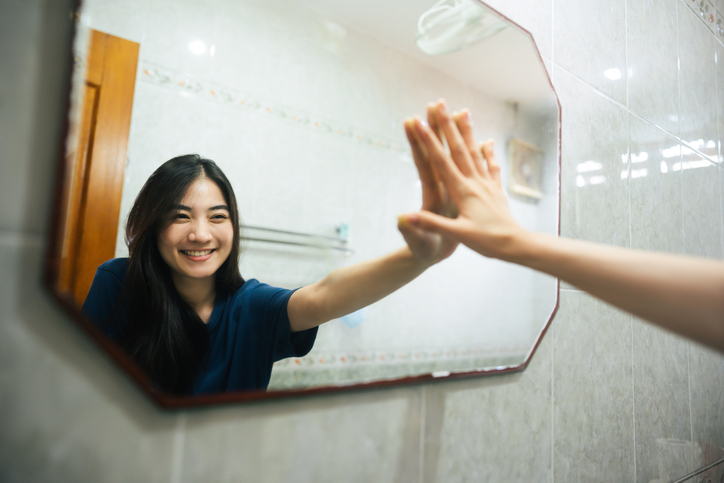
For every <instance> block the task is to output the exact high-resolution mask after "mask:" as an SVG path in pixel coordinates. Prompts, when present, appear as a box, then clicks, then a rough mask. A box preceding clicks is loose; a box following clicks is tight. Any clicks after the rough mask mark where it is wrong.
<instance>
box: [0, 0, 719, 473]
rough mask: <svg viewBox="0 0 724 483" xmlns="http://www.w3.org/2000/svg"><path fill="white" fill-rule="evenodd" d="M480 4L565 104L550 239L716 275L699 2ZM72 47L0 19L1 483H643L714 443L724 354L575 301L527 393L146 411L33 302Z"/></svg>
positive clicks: (59, 4)
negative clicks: (539, 56) (557, 220)
mask: <svg viewBox="0 0 724 483" xmlns="http://www.w3.org/2000/svg"><path fill="white" fill-rule="evenodd" d="M491 3H492V4H493V6H494V7H497V8H500V9H501V11H502V12H503V13H505V14H506V15H508V16H509V17H511V18H512V19H513V20H516V21H517V22H519V23H521V24H522V25H523V26H524V27H526V28H528V29H530V30H531V32H532V33H533V34H534V35H535V37H536V39H537V41H538V44H539V46H540V49H541V51H542V53H543V55H544V57H545V60H546V62H547V65H548V67H549V69H550V72H551V74H552V76H553V79H554V84H555V87H556V90H557V92H558V94H559V96H560V98H561V104H562V106H563V114H562V119H563V126H562V129H563V144H562V149H563V151H562V163H563V172H562V210H561V211H562V219H561V231H562V234H563V235H564V236H570V237H575V238H581V239H587V240H593V241H598V242H604V243H610V244H615V245H620V246H625V247H634V248H643V249H652V250H663V251H668V252H675V253H687V254H692V255H703V256H709V257H713V258H722V252H723V251H724V246H723V236H722V225H723V220H722V189H723V187H724V180H723V178H722V166H721V155H722V153H721V141H722V136H723V135H724V127H723V126H722V118H723V117H724V107H723V106H724V102H722V99H723V98H724V68H723V67H722V65H723V63H722V61H721V59H722V56H723V55H724V44H723V40H724V39H722V37H721V36H720V35H719V36H717V35H718V34H717V33H716V32H714V31H713V30H712V29H711V26H710V25H709V24H708V23H707V22H705V21H704V20H703V19H702V17H701V16H700V15H699V10H698V9H699V7H698V5H699V2H692V1H690V0H656V1H653V0H651V1H643V0H591V1H589V2H585V4H584V3H582V2H576V1H573V0H515V1H513V0H508V1H502V0H496V1H495V2H491ZM142 4H145V2H140V1H139V2H138V5H139V6H140V5H142ZM704 5H705V6H708V8H710V9H714V8H716V9H718V11H719V12H724V3H723V2H722V1H721V0H718V2H717V3H715V4H708V3H706V1H705V2H704ZM711 11H713V10H710V12H711ZM594 20H595V21H594ZM68 28H69V25H68V9H67V2H65V1H59V0H54V1H51V0H6V1H4V2H3V3H2V4H0V52H1V53H0V59H2V65H3V68H2V69H0V145H2V146H3V149H2V162H1V163H0V202H2V205H1V206H3V209H2V210H0V274H2V279H1V280H0V314H2V315H0V479H1V480H3V481H170V482H180V481H255V482H259V481H264V482H282V481H293V482H304V481H310V482H321V481H359V482H367V481H390V482H392V481H395V482H399V481H409V482H434V481H437V482H456V481H460V482H462V481H555V482H565V481H640V482H649V481H652V480H663V481H667V480H668V479H670V478H674V477H676V476H680V475H682V474H684V473H687V472H688V471H690V470H692V469H693V468H694V467H695V466H698V464H699V462H700V460H701V459H702V454H703V450H702V448H706V447H707V444H713V445H716V446H718V447H723V446H724V391H722V389H721V388H722V387H724V357H722V355H720V354H715V353H713V352H711V351H709V350H707V349H704V348H702V347H700V346H698V345H697V344H694V343H690V342H688V341H686V340H684V339H681V338H679V337H676V336H673V335H671V334H668V333H665V332H663V331H662V330H659V329H656V328H653V327H652V326H650V325H648V324H646V323H644V322H641V321H639V320H637V319H635V318H634V317H631V316H629V315H626V314H624V313H622V312H619V311H617V310H615V309H612V308H611V307H609V306H607V305H605V304H603V303H600V302H597V301H595V300H594V299H592V298H590V297H589V296H587V295H585V294H584V293H581V292H580V291H577V290H575V289H573V288H571V287H568V286H563V287H562V290H561V300H560V309H559V312H558V315H557V316H556V318H555V319H554V321H553V323H552V326H551V328H550V330H549V331H548V333H547V334H546V336H545V338H544V339H543V341H542V344H541V346H540V348H539V350H538V351H537V353H536V354H535V356H534V358H533V359H532V361H531V363H530V366H529V367H528V369H526V371H524V372H523V373H521V374H515V375H510V376H504V377H496V378H489V379H474V380H466V381H457V382H446V383H440V384H425V385H417V386H409V387H402V388H394V389H386V390H376V391H371V392H360V393H353V394H343V395H334V396H326V397H314V398H303V399H297V400H290V401H280V402H274V403H266V404H253V405H233V406H228V407H221V408H208V409H197V410H189V411H179V412H165V411H160V410H158V409H156V408H155V407H154V406H153V405H151V404H150V402H149V401H148V400H147V399H146V397H145V396H144V395H143V394H141V393H139V392H138V391H137V390H136V388H135V387H133V385H131V384H130V383H129V382H128V380H127V379H126V378H125V377H123V376H122V375H121V374H119V372H118V371H117V370H116V369H115V367H114V366H113V365H112V364H111V363H110V362H109V361H108V360H107V358H106V357H105V356H104V355H103V354H101V353H100V352H99V351H98V350H97V349H96V348H95V347H94V346H93V345H92V344H91V343H89V342H88V341H87V340H86V338H85V337H84V336H83V335H82V334H80V333H79V331H78V330H76V329H75V328H74V327H73V326H72V325H71V324H69V323H68V321H67V320H66V317H65V316H63V315H62V314H60V313H59V312H58V311H57V309H56V308H55V307H54V305H53V304H52V303H51V302H50V299H49V297H48V296H47V294H46V293H45V291H44V290H43V289H42V288H41V286H40V278H41V275H40V274H41V270H42V258H43V249H44V243H45V233H46V232H47V226H48V215H49V212H48V206H49V204H50V200H51V193H52V187H53V182H54V175H55V173H54V165H55V157H56V153H57V148H56V146H57V142H58V140H59V139H60V138H61V137H62V133H61V132H60V131H59V129H58V122H59V120H60V119H62V117H63V114H62V113H63V107H64V102H65V97H66V95H65V92H66V87H67V86H66V85H64V83H63V81H62V80H63V78H64V75H65V70H66V68H67V66H66V64H65V59H64V58H63V52H64V51H65V49H66V48H67V46H68V45H69V42H70V40H69V37H68V35H69V30H68ZM717 58H718V59H719V62H718V63H717V62H716V61H715V59H717ZM612 69H617V70H618V73H619V74H620V77H618V78H617V75H616V71H615V70H612ZM606 75H608V76H609V77H606ZM699 139H701V140H702V141H703V142H702V143H699ZM709 141H714V147H713V148H710V147H707V146H709ZM694 142H696V143H694ZM692 148H693V149H692ZM643 153H645V154H643ZM587 161H595V162H596V163H600V165H601V166H600V168H599V169H598V170H597V171H598V172H597V173H595V174H593V173H592V172H588V171H581V170H580V169H579V168H578V166H579V165H580V164H582V163H584V162H587ZM586 166H591V164H587V165H586ZM594 176H598V178H596V179H595V180H594V179H593V177H594ZM601 180H603V182H601ZM594 181H595V182H594Z"/></svg>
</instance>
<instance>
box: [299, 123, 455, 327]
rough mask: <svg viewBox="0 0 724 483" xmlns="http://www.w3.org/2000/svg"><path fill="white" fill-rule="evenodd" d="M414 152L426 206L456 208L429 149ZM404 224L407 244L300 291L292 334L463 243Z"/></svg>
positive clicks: (349, 308)
mask: <svg viewBox="0 0 724 483" xmlns="http://www.w3.org/2000/svg"><path fill="white" fill-rule="evenodd" d="M433 122H434V121H433ZM433 126H434V124H433ZM405 131H406V134H407V136H408V138H410V136H413V131H412V130H411V125H409V124H407V123H406V125H405ZM412 155H413V159H414V160H415V166H416V167H417V170H418V174H419V175H420V180H421V183H422V209H423V210H425V211H426V212H429V213H436V214H438V215H440V216H450V215H451V214H453V210H454V206H453V204H452V203H451V201H450V199H449V198H448V197H447V195H446V192H445V190H444V187H443V186H442V185H441V184H440V183H439V181H438V179H437V178H436V175H435V173H434V171H433V169H432V166H431V165H430V164H429V163H428V162H427V161H426V158H425V153H423V152H422V151H420V149H419V146H413V149H412ZM398 228H399V230H400V232H401V233H402V236H403V237H404V239H405V241H406V242H407V246H406V247H404V248H400V249H399V250H396V251H394V252H392V253H389V254H387V255H384V256H381V257H379V258H375V259H372V260H368V261H365V262H362V263H358V264H355V265H350V266H348V267H343V268H340V269H337V270H335V271H333V272H332V273H330V274H329V275H327V276H326V277H325V278H324V279H323V280H321V281H320V282H317V283H315V284H312V285H309V286H306V287H302V288H300V289H299V290H297V291H296V292H294V294H292V296H291V298H290V299H289V304H288V305H287V313H288V314H289V322H290V325H291V329H292V332H297V331H301V330H305V329H309V328H312V327H316V326H318V325H320V324H323V323H324V322H328V321H330V320H332V319H335V318H338V317H341V316H343V315H347V314H349V313H351V312H354V311H355V310H359V309H361V308H362V307H366V306H368V305H370V304H372V303H374V302H377V301H378V300H380V299H382V298H384V297H386V296H387V295H389V294H391V293H392V292H394V291H395V290H397V289H399V288H400V287H402V286H403V285H405V284H407V283H408V282H410V281H412V280H413V279H414V278H416V277H417V276H419V275H420V274H421V273H422V272H424V271H425V270H426V269H427V268H428V267H430V266H432V265H434V264H435V263H437V262H439V261H441V260H443V259H445V258H447V257H449V256H450V255H452V253H453V252H454V251H455V248H457V246H458V242H456V241H453V240H452V239H450V238H448V237H445V236H442V235H440V234H437V233H432V232H429V231H424V230H420V229H418V228H416V227H413V226H411V225H408V224H406V223H398Z"/></svg>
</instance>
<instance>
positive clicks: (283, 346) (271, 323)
mask: <svg viewBox="0 0 724 483" xmlns="http://www.w3.org/2000/svg"><path fill="white" fill-rule="evenodd" d="M255 292H256V293H255V297H253V299H254V304H255V309H256V310H259V311H260V312H262V313H263V314H264V316H263V317H262V318H261V320H263V321H264V322H263V323H264V325H265V327H264V328H263V329H262V332H265V331H266V330H270V331H271V333H270V334H269V335H270V336H271V337H270V342H271V344H272V346H273V347H272V358H273V362H276V361H278V360H281V359H285V358H287V357H302V356H305V355H307V354H308V353H309V351H310V350H312V347H313V346H314V341H315V339H316V337H317V330H318V328H317V327H313V328H311V329H307V330H303V331H300V332H292V331H291V326H290V324H289V314H288V312H287V305H288V303H289V299H290V298H291V296H292V294H293V293H294V292H295V290H289V289H285V288H279V287H272V286H270V285H266V284H263V283H260V284H259V285H258V286H257V287H256V288H255Z"/></svg>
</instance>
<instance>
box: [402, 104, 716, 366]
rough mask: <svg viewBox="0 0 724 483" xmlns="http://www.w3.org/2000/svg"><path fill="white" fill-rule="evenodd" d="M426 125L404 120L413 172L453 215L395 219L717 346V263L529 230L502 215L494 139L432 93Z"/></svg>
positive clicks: (426, 214) (426, 213) (504, 204)
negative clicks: (427, 180)
mask: <svg viewBox="0 0 724 483" xmlns="http://www.w3.org/2000/svg"><path fill="white" fill-rule="evenodd" d="M428 124H429V125H425V124H423V122H422V121H421V120H420V119H419V118H415V119H408V120H406V122H405V126H406V132H407V137H408V141H409V142H410V146H411V147H412V150H413V153H414V154H415V156H416V161H417V163H418V169H419V170H420V176H421V178H422V177H423V176H425V177H432V178H435V179H439V180H440V183H439V189H440V190H441V192H440V193H438V194H437V196H438V197H440V198H441V199H444V198H449V199H450V200H451V201H452V203H453V204H454V205H455V206H456V207H457V212H458V214H457V216H456V217H455V218H449V217H445V216H440V215H438V214H435V213H431V212H429V211H425V210H424V209H423V210H422V211H420V212H417V213H409V214H406V215H402V216H400V223H401V224H403V225H409V226H412V227H415V228H418V229H422V230H425V231H429V232H432V233H438V234H441V235H444V236H445V237H448V238H450V239H452V240H455V241H458V242H460V243H463V244H464V245H467V246H468V247H469V248H471V249H473V250H475V251H477V252H478V253H480V254H481V255H484V256H487V257H491V258H498V259H500V260H504V261H507V262H511V263H516V264H519V265H522V266H525V267H528V268H532V269H534V270H538V271H540V272H543V273H547V274H549V275H552V276H554V277H557V278H559V279H561V280H564V281H566V282H568V283H570V284H572V285H574V286H576V287H578V288H580V289H582V290H585V291H586V292H588V293H590V294H591V295H593V296H595V297H598V298H600V299H602V300H604V301H606V302H608V303H610V304H612V305H614V306H616V307H619V308H621V309H623V310H626V311H628V312H630V313H632V314H634V315H636V316H638V317H641V318H643V319H646V320H648V321H650V322H653V323H654V324H657V325H659V326H661V327H664V328H666V329H669V330H671V331H673V332H676V333H678V334H680V335H683V336H685V337H688V338H690V339H693V340H695V341H697V342H700V343H702V344H704V345H707V346H709V347H712V348H714V349H717V350H719V351H723V352H724V263H722V262H721V261H718V260H710V259H703V258H695V257H686V256H678V255H670V254H663V253H653V252H644V251H636V250H628V249H624V248H618V247H611V246H606V245H600V244H596V243H590V242H585V241H580V240H572V239H567V238H560V237H555V236H551V235H548V234H544V233H533V232H529V231H527V230H525V229H524V228H522V227H521V226H520V225H519V224H518V223H517V222H516V221H515V220H514V219H513V216H512V215H511V213H510V209H509V207H508V202H507V199H506V196H505V193H504V191H503V187H502V184H501V180H500V166H499V164H498V162H497V160H496V159H495V156H494V155H493V142H492V141H488V142H485V143H480V144H478V143H477V142H476V141H475V138H474V136H473V130H472V125H471V122H470V113H469V111H467V110H464V111H462V112H460V113H453V114H449V113H448V111H447V108H446V106H445V103H444V101H439V102H437V103H435V104H430V105H429V106H428ZM438 132H442V133H443V134H444V137H445V138H446V139H447V143H448V146H449V151H448V150H446V149H445V147H444V145H443V143H442V142H441V141H440V139H441V138H440V137H439V133H438ZM417 158H419V160H418V159H417ZM420 166H423V168H422V169H421V168H420ZM423 171H424V174H423Z"/></svg>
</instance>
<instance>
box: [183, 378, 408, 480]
mask: <svg viewBox="0 0 724 483" xmlns="http://www.w3.org/2000/svg"><path fill="white" fill-rule="evenodd" d="M186 417H187V418H188V421H187V423H186V430H185V442H184V447H183V456H182V460H181V461H182V465H181V472H180V473H181V474H182V475H183V476H182V478H181V481H199V480H205V481H239V482H247V481H248V482H290V483H292V482H294V483H297V482H300V483H301V482H310V483H317V482H335V481H350V482H360V483H364V482H368V481H380V482H385V481H389V482H397V481H400V482H410V483H413V482H417V481H418V471H419V446H418V444H417V442H418V441H419V438H420V437H421V434H420V428H421V427H420V420H421V419H420V418H421V407H420V398H419V391H416V390H412V389H396V390H391V391H390V390H378V391H373V392H366V393H356V394H353V395H345V396H333V397H327V398H319V397H317V398H310V399H305V400H297V401H286V402H282V403H275V404H265V405H261V406H260V405H254V406H249V407H237V408H217V409H204V410H200V411H194V412H190V413H187V415H186ZM372 421H374V423H372Z"/></svg>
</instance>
